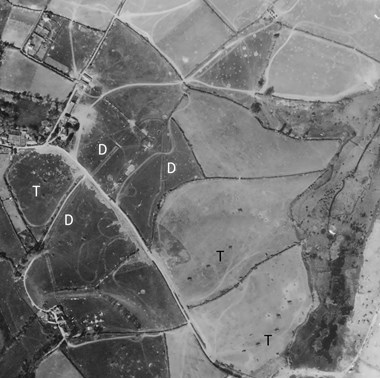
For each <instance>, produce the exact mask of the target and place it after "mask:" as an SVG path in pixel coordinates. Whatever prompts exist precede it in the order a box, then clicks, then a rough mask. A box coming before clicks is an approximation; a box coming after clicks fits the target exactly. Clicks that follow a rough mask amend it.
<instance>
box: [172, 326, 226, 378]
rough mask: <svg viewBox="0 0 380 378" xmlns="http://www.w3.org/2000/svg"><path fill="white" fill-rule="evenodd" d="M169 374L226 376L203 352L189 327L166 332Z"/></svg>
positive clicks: (189, 377)
mask: <svg viewBox="0 0 380 378" xmlns="http://www.w3.org/2000/svg"><path fill="white" fill-rule="evenodd" d="M166 343H167V346H168V356H169V366H170V376H171V377H176V378H205V377H207V378H227V375H226V373H224V372H222V371H221V370H219V369H218V368H217V367H215V366H214V365H213V364H212V363H211V362H210V361H209V360H208V358H207V357H206V355H205V354H204V353H203V351H202V349H201V346H200V345H199V342H198V340H197V339H196V338H195V336H194V334H193V331H192V329H191V328H190V327H182V328H179V329H178V330H175V331H171V332H168V333H167V334H166Z"/></svg>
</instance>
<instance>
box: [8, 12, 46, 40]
mask: <svg viewBox="0 0 380 378" xmlns="http://www.w3.org/2000/svg"><path fill="white" fill-rule="evenodd" d="M39 15H40V12H35V11H32V10H27V9H23V8H16V7H14V8H12V10H11V13H10V15H9V18H8V20H7V23H6V25H5V28H4V31H3V34H2V39H3V41H6V42H8V43H13V44H14V46H16V47H21V46H22V45H23V43H24V42H25V40H26V38H27V37H28V35H29V33H30V32H31V30H32V28H33V26H34V24H35V23H36V21H37V19H38V17H39Z"/></svg>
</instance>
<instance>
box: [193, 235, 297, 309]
mask: <svg viewBox="0 0 380 378" xmlns="http://www.w3.org/2000/svg"><path fill="white" fill-rule="evenodd" d="M296 245H300V242H295V243H292V244H290V245H288V246H287V247H285V248H284V249H282V250H281V251H279V252H276V253H274V254H272V255H270V256H268V257H267V258H266V259H264V260H262V261H260V262H258V263H257V264H255V265H254V266H252V267H251V268H250V269H249V270H248V272H247V273H246V274H244V276H242V277H240V278H239V280H238V281H237V282H236V283H235V284H234V285H231V286H230V287H228V288H226V289H223V290H222V291H220V292H219V294H218V295H216V296H215V297H212V298H211V299H205V300H203V301H202V302H200V303H198V304H195V305H190V306H187V307H188V308H189V309H192V308H195V307H200V306H202V305H205V304H207V303H210V302H213V301H215V300H216V299H219V298H221V297H223V296H225V295H226V294H228V293H229V292H230V291H232V290H233V289H236V288H237V287H238V286H240V285H241V284H242V283H243V282H244V281H245V280H246V279H247V278H248V277H249V275H250V274H251V273H252V272H253V271H254V270H256V269H257V268H258V267H259V266H260V265H262V264H264V263H266V262H268V261H269V260H271V259H273V258H274V257H277V256H279V255H281V254H283V253H284V252H286V251H288V250H289V249H291V248H293V247H295V246H296Z"/></svg>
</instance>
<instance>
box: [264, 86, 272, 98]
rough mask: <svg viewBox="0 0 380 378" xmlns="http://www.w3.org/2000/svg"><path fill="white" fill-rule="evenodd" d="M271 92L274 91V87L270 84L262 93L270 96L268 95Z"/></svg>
mask: <svg viewBox="0 0 380 378" xmlns="http://www.w3.org/2000/svg"><path fill="white" fill-rule="evenodd" d="M273 93H274V87H273V85H272V86H271V87H269V88H267V89H266V90H265V92H264V94H265V95H266V96H270V95H271V94H273Z"/></svg>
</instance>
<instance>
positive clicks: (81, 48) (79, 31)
mask: <svg viewBox="0 0 380 378" xmlns="http://www.w3.org/2000/svg"><path fill="white" fill-rule="evenodd" d="M53 19H54V20H55V21H56V22H57V23H58V24H59V25H60V26H59V27H58V28H57V30H56V38H54V40H53V43H51V45H50V48H49V51H48V56H50V58H52V59H54V60H56V61H57V62H59V63H61V64H63V65H65V66H66V67H68V68H69V71H70V74H71V75H72V76H78V73H79V72H81V71H82V70H83V68H84V67H85V65H86V64H87V63H88V61H89V59H90V57H91V55H92V53H93V51H94V50H95V48H96V46H97V44H98V43H99V41H100V39H101V37H102V33H100V32H99V31H94V30H92V29H90V28H87V27H85V26H83V25H80V24H78V23H76V22H70V20H67V19H66V18H63V17H59V16H57V15H54V16H53ZM71 44H72V46H71Z"/></svg>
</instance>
